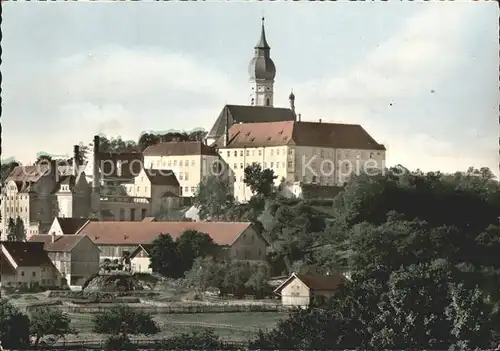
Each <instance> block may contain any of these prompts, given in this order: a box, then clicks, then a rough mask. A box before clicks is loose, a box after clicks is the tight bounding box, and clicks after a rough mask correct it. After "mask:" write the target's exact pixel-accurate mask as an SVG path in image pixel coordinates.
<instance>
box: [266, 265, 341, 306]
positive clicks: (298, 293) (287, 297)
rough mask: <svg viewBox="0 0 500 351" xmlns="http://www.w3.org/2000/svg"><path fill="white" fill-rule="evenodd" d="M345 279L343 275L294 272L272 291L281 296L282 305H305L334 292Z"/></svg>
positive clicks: (319, 300)
mask: <svg viewBox="0 0 500 351" xmlns="http://www.w3.org/2000/svg"><path fill="white" fill-rule="evenodd" d="M344 281H346V278H345V276H344V275H342V274H340V273H332V274H330V275H313V274H295V273H292V275H291V276H290V277H289V278H288V279H287V280H285V281H284V282H283V283H282V284H281V285H280V286H278V287H277V288H276V289H275V290H274V292H275V293H276V294H278V295H280V296H281V303H282V304H283V305H284V306H298V307H307V306H309V304H310V303H311V301H312V300H313V299H316V301H318V302H322V301H324V300H326V299H328V298H330V297H331V296H333V294H335V292H336V291H337V289H338V287H339V286H340V285H341V284H342V283H343V282H344Z"/></svg>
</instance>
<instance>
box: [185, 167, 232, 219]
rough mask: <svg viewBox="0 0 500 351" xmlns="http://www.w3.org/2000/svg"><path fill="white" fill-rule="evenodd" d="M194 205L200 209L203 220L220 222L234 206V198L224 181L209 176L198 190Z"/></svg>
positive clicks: (199, 213) (199, 212)
mask: <svg viewBox="0 0 500 351" xmlns="http://www.w3.org/2000/svg"><path fill="white" fill-rule="evenodd" d="M193 203H194V205H195V206H196V207H197V208H198V215H199V216H200V219H202V220H207V219H209V220H214V221H216V220H218V219H219V218H223V217H224V215H225V213H226V211H227V210H228V209H230V208H231V207H232V206H233V205H234V198H233V196H232V195H231V191H230V190H229V186H228V183H227V182H226V181H225V180H224V179H220V178H218V177H215V176H209V177H207V178H205V179H203V180H202V181H201V183H200V185H199V186H198V188H197V189H196V193H195V195H194V197H193Z"/></svg>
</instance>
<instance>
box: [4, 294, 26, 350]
mask: <svg viewBox="0 0 500 351" xmlns="http://www.w3.org/2000/svg"><path fill="white" fill-rule="evenodd" d="M29 330H30V320H29V318H28V316H27V315H25V314H23V313H21V312H20V311H19V310H18V309H17V308H16V307H14V306H13V305H12V304H11V303H10V302H8V301H7V300H4V299H2V300H0V342H1V344H2V346H3V347H5V348H6V349H23V348H25V347H26V346H29V344H30V331H29Z"/></svg>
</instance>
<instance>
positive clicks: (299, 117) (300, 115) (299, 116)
mask: <svg viewBox="0 0 500 351" xmlns="http://www.w3.org/2000/svg"><path fill="white" fill-rule="evenodd" d="M301 117H302V115H301V114H300V113H299V122H300V118H301Z"/></svg>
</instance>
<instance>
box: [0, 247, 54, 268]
mask: <svg viewBox="0 0 500 351" xmlns="http://www.w3.org/2000/svg"><path fill="white" fill-rule="evenodd" d="M0 244H1V245H2V246H3V247H4V248H5V249H6V250H7V252H8V253H9V254H10V256H11V257H12V259H13V260H14V262H15V263H16V264H17V265H18V266H20V267H39V266H46V265H51V266H52V262H51V261H50V259H49V257H48V256H47V252H45V251H44V249H43V243H39V242H24V241H3V242H1V243H0Z"/></svg>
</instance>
